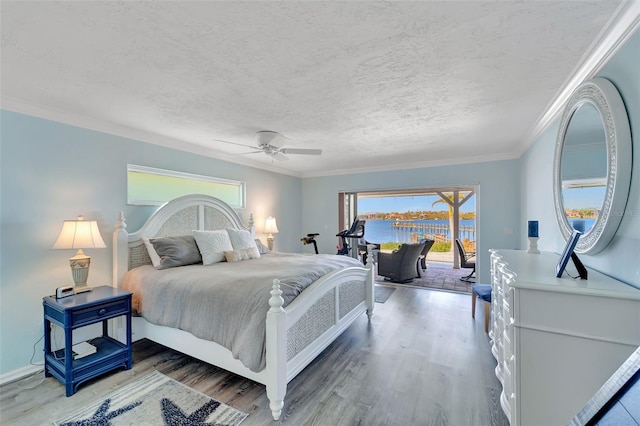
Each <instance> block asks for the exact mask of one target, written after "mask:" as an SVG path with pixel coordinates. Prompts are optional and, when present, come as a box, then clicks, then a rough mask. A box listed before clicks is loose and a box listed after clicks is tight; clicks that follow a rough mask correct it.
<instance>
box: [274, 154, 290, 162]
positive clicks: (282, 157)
mask: <svg viewBox="0 0 640 426" xmlns="http://www.w3.org/2000/svg"><path fill="white" fill-rule="evenodd" d="M271 156H272V157H273V158H275V159H276V160H278V161H288V160H289V157H287V156H286V155H284V154H282V153H281V152H274V153H273V154H271Z"/></svg>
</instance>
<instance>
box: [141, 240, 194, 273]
mask: <svg viewBox="0 0 640 426" xmlns="http://www.w3.org/2000/svg"><path fill="white" fill-rule="evenodd" d="M149 241H150V242H151V244H153V248H154V249H156V253H158V256H160V266H158V269H168V268H174V267H176V266H185V265H193V264H195V263H202V256H201V255H200V250H198V245H197V244H196V239H195V238H194V237H193V235H182V236H179V237H164V238H153V239H150V240H149Z"/></svg>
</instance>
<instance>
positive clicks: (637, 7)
mask: <svg viewBox="0 0 640 426" xmlns="http://www.w3.org/2000/svg"><path fill="white" fill-rule="evenodd" d="M638 28H640V1H638V0H629V1H624V2H623V3H621V4H620V6H619V7H618V9H617V10H616V12H615V13H614V15H613V16H612V17H611V19H610V20H609V22H608V23H607V25H605V27H604V29H603V30H602V31H601V32H600V34H598V36H597V37H596V39H595V40H594V42H593V43H592V44H591V46H589V49H587V51H586V52H585V54H584V55H583V57H582V61H581V62H580V63H579V64H578V66H576V68H575V70H574V71H573V73H572V75H571V76H570V77H569V78H568V79H567V81H566V82H565V83H564V85H563V86H562V88H561V89H560V90H559V91H558V93H557V94H556V96H555V98H554V99H553V100H552V101H551V102H550V103H549V105H548V106H547V108H545V110H544V113H543V114H542V115H541V116H540V117H539V118H538V120H537V122H536V124H535V125H534V126H533V129H531V132H530V135H529V137H528V139H527V141H526V143H525V144H524V146H523V147H522V150H521V151H520V153H519V155H518V157H519V156H521V155H522V154H524V153H525V152H526V151H527V150H528V149H529V148H530V147H531V145H533V143H534V142H535V141H536V140H537V139H538V138H539V137H540V135H541V134H542V133H543V132H544V131H545V130H546V129H547V127H548V126H549V125H550V124H551V123H552V122H553V121H554V120H555V119H556V118H557V117H558V116H560V114H561V113H562V111H563V110H564V105H565V103H566V102H567V100H568V99H569V97H570V96H571V94H572V93H573V91H574V90H575V89H576V88H577V87H578V86H579V85H580V84H581V83H582V82H583V81H585V80H588V79H590V78H593V77H594V76H595V75H596V74H597V73H598V72H599V71H600V70H601V69H602V68H603V67H604V66H605V65H606V64H607V62H608V61H609V60H610V59H611V57H613V55H615V54H616V53H617V52H618V51H619V50H620V49H621V48H622V46H623V45H624V43H625V42H626V41H627V40H628V39H629V38H630V37H631V36H632V35H633V34H634V33H635V31H636V30H637V29H638Z"/></svg>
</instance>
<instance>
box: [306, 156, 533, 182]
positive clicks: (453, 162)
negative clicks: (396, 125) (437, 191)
mask: <svg viewBox="0 0 640 426" xmlns="http://www.w3.org/2000/svg"><path fill="white" fill-rule="evenodd" d="M521 155H522V153H519V152H518V153H506V154H495V155H482V156H477V157H465V158H448V159H442V160H431V161H420V162H415V163H405V164H393V165H390V166H371V167H360V168H350V169H341V170H328V171H318V172H305V173H302V176H301V177H302V178H310V177H325V176H342V175H354V174H359V173H377V172H393V171H399V170H409V169H423V168H429V167H442V166H457V165H463V164H477V163H487V162H491V161H504V160H515V159H517V158H519V157H520V156H521Z"/></svg>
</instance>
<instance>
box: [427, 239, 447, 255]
mask: <svg viewBox="0 0 640 426" xmlns="http://www.w3.org/2000/svg"><path fill="white" fill-rule="evenodd" d="M431 251H435V252H438V253H448V252H449V251H451V243H450V242H449V241H438V242H435V243H433V247H431Z"/></svg>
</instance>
